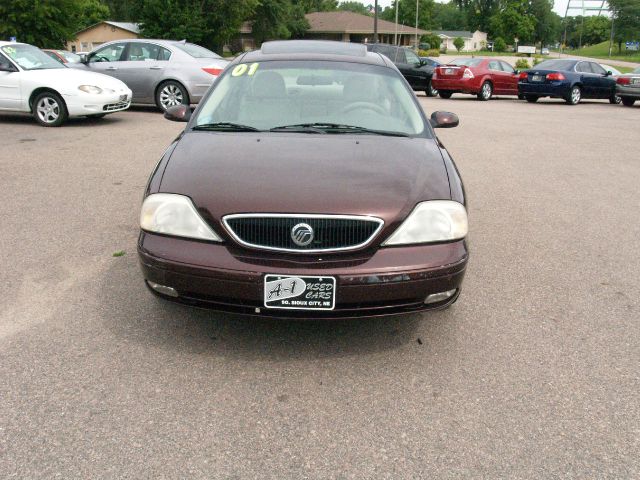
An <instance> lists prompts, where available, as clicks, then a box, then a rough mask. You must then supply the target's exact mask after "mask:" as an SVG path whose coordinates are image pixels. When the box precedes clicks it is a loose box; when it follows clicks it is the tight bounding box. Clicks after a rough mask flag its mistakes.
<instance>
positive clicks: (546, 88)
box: [518, 59, 616, 105]
mask: <svg viewBox="0 0 640 480" xmlns="http://www.w3.org/2000/svg"><path fill="white" fill-rule="evenodd" d="M518 93H519V95H520V96H523V97H524V98H526V100H527V101H528V102H531V103H533V102H537V101H538V99H539V98H540V97H553V98H562V99H564V101H565V102H567V103H568V104H569V105H577V104H578V103H580V101H581V100H582V99H585V98H602V99H608V100H609V101H610V102H611V103H616V81H615V79H614V78H613V77H612V76H611V73H610V72H607V71H606V70H605V69H604V68H602V67H601V66H600V65H598V64H597V63H596V62H589V61H586V60H572V59H556V60H545V61H544V62H542V63H539V64H538V65H536V66H535V67H534V68H532V69H529V70H525V71H524V72H521V73H520V76H519V78H518Z"/></svg>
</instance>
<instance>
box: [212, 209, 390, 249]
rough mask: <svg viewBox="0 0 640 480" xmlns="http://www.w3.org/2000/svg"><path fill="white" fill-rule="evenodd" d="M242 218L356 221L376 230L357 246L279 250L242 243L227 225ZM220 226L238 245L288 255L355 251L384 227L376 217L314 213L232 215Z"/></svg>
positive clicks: (224, 218)
mask: <svg viewBox="0 0 640 480" xmlns="http://www.w3.org/2000/svg"><path fill="white" fill-rule="evenodd" d="M242 218H296V219H299V220H300V221H303V220H304V219H324V220H356V221H363V222H373V223H377V224H378V226H377V228H376V229H375V230H374V231H373V233H372V234H371V235H370V236H369V237H368V238H367V239H366V241H364V242H361V243H359V244H357V245H349V246H347V247H338V248H314V249H304V248H299V249H295V248H281V247H270V246H265V245H258V244H253V243H249V242H246V241H244V240H243V239H242V238H240V237H239V236H238V235H237V234H236V232H235V231H234V230H233V228H232V227H231V225H229V220H233V219H242ZM222 224H223V225H224V227H225V229H226V230H227V232H228V233H229V235H230V236H231V237H232V238H233V239H234V240H235V241H236V242H238V243H239V244H240V245H242V246H245V247H249V248H256V249H260V250H271V251H276V252H290V253H303V254H304V253H327V252H345V251H349V250H357V249H359V248H363V247H366V246H367V245H369V244H370V243H371V242H372V241H373V239H374V238H376V236H377V235H378V234H379V233H380V231H381V230H382V227H384V220H382V219H381V218H378V217H372V216H369V215H331V214H314V213H308V214H304V213H237V214H232V215H225V216H224V217H222Z"/></svg>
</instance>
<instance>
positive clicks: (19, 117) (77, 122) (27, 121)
mask: <svg viewBox="0 0 640 480" xmlns="http://www.w3.org/2000/svg"><path fill="white" fill-rule="evenodd" d="M123 113H125V112H116V113H112V114H109V115H106V116H105V117H102V118H88V117H73V118H69V119H67V120H66V121H65V122H64V123H63V124H62V125H61V126H60V127H43V126H41V125H39V124H38V122H36V121H35V119H34V118H33V115H31V114H29V113H13V112H12V113H5V112H3V113H1V114H0V124H8V123H11V124H15V125H33V126H34V127H40V128H76V127H81V128H83V127H84V128H88V127H102V126H104V127H106V126H109V125H114V124H116V123H118V122H120V121H122V117H119V115H121V114H123Z"/></svg>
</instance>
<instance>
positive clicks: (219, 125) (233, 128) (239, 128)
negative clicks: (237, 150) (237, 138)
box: [193, 122, 260, 132]
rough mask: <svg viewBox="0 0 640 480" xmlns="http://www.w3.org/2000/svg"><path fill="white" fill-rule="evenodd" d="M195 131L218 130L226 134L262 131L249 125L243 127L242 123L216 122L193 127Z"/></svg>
mask: <svg viewBox="0 0 640 480" xmlns="http://www.w3.org/2000/svg"><path fill="white" fill-rule="evenodd" d="M193 129H194V130H213V131H215V130H218V131H225V132H259V131H260V130H259V129H257V128H256V127H251V126H249V125H242V124H241V123H233V122H214V123H203V124H201V125H196V126H195V127H193Z"/></svg>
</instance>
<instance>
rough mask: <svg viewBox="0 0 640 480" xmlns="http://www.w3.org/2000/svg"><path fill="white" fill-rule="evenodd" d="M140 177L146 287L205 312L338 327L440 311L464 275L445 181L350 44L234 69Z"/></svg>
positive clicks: (401, 86)
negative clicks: (341, 321) (143, 180)
mask: <svg viewBox="0 0 640 480" xmlns="http://www.w3.org/2000/svg"><path fill="white" fill-rule="evenodd" d="M165 116H166V117H167V118H169V119H171V120H177V121H186V122H188V124H187V126H186V128H185V130H184V131H183V132H182V134H181V135H180V136H179V138H178V139H176V141H175V142H174V143H173V144H172V145H171V146H170V147H169V148H168V149H167V151H166V152H165V154H164V156H163V157H162V159H161V160H160V162H159V163H158V165H157V167H156V169H155V171H154V172H153V174H152V175H151V178H150V180H149V183H148V186H147V190H146V193H145V199H144V202H143V205H142V212H141V216H140V225H141V232H140V238H139V242H138V252H139V256H140V261H141V264H142V271H143V274H144V278H145V281H146V284H147V286H148V287H149V288H150V289H151V291H152V292H154V293H156V294H157V295H160V296H161V297H163V298H166V299H170V300H174V301H179V302H183V303H187V304H195V305H200V306H208V307H211V308H213V309H218V310H224V311H234V312H240V313H247V314H252V315H264V316H275V317H296V318H345V317H361V316H376V315H385V314H395V313H405V312H417V311H422V310H429V309H437V308H444V307H447V306H449V305H451V304H452V303H453V302H455V300H456V299H457V298H458V295H459V293H460V287H461V284H462V279H463V277H464V273H465V268H466V265H467V258H468V250H467V242H466V236H467V228H468V227H467V213H466V208H465V196H464V189H463V187H462V182H461V180H460V176H459V175H458V171H457V169H456V167H455V165H454V163H453V161H452V159H451V157H450V156H449V154H448V153H447V151H446V150H445V149H444V147H443V146H442V144H440V143H439V142H438V140H437V138H436V137H435V135H434V133H433V128H438V127H454V126H456V125H457V124H458V119H457V117H456V116H455V115H453V114H451V113H446V112H435V113H434V114H433V115H432V116H431V118H430V119H427V118H426V117H425V115H424V113H423V111H422V109H421V108H420V105H419V104H418V102H417V99H416V97H415V95H413V93H412V91H411V87H410V86H409V84H408V83H407V82H406V80H405V79H404V77H403V76H402V75H401V74H400V72H399V71H398V69H397V68H396V67H395V66H394V65H393V63H391V62H390V61H389V60H388V59H387V58H386V57H384V56H382V55H380V54H377V53H370V52H367V50H366V48H365V46H364V45H356V44H343V43H340V42H318V41H291V42H267V43H264V44H263V45H262V49H261V50H260V51H255V52H250V53H246V54H244V55H241V56H240V57H238V58H237V59H235V60H234V61H233V62H232V63H231V64H230V65H229V66H228V67H227V68H226V69H225V71H224V72H223V73H222V74H221V75H220V77H219V78H218V79H217V80H216V82H215V83H214V85H213V86H212V88H211V89H210V90H209V92H208V93H207V94H206V96H205V97H204V99H203V100H202V102H201V103H200V104H199V106H198V108H197V109H196V111H195V112H194V113H193V114H192V113H191V110H190V109H189V108H188V107H187V106H183V105H179V106H176V107H172V108H170V109H169V110H168V111H167V113H166V114H165Z"/></svg>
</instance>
